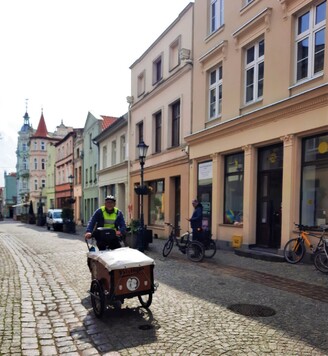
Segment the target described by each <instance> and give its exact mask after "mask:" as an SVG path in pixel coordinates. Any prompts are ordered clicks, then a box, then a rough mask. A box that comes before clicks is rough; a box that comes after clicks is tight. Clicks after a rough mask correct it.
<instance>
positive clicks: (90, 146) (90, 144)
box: [89, 133, 92, 150]
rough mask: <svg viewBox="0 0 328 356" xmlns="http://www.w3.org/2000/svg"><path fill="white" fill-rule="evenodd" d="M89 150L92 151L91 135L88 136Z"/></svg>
mask: <svg viewBox="0 0 328 356" xmlns="http://www.w3.org/2000/svg"><path fill="white" fill-rule="evenodd" d="M89 148H90V150H91V149H92V134H91V133H90V134H89Z"/></svg>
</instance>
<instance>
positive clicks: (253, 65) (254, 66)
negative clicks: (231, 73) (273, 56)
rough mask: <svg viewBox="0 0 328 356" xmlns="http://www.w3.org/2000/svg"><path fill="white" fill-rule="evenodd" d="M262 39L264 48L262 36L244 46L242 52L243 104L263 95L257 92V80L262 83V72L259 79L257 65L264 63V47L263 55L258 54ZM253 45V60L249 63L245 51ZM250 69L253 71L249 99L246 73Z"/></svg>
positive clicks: (256, 99) (254, 100) (258, 98)
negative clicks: (249, 97) (251, 91)
mask: <svg viewBox="0 0 328 356" xmlns="http://www.w3.org/2000/svg"><path fill="white" fill-rule="evenodd" d="M262 41H263V43H264V48H265V40H264V38H260V39H258V40H257V41H256V42H253V43H252V44H251V45H249V46H247V47H246V48H245V53H244V60H245V75H244V78H245V85H244V88H245V90H244V91H245V94H244V95H245V96H244V98H245V99H244V101H245V104H250V103H253V102H256V101H258V100H260V99H261V98H262V97H263V95H259V92H258V87H259V82H260V81H263V83H264V73H263V79H261V80H260V79H259V65H260V64H261V63H264V56H265V49H264V52H263V55H260V54H259V48H260V46H259V44H260V42H262ZM253 47H254V60H253V61H252V62H250V63H247V51H248V50H249V49H251V48H253ZM252 69H253V70H254V72H253V98H252V99H251V100H247V89H248V85H247V73H248V71H250V70H252ZM263 85H264V84H263ZM263 85H262V87H263Z"/></svg>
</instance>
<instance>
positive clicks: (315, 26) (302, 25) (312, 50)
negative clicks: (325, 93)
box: [295, 1, 326, 81]
mask: <svg viewBox="0 0 328 356" xmlns="http://www.w3.org/2000/svg"><path fill="white" fill-rule="evenodd" d="M325 32H326V1H323V2H321V3H320V4H319V5H316V6H313V7H311V8H310V9H309V10H308V11H306V12H305V13H303V14H301V15H300V16H298V17H297V21H296V40H295V42H296V81H300V80H304V79H308V78H311V77H313V76H314V75H316V74H317V73H320V72H322V71H323V66H324V58H325V36H326V34H325Z"/></svg>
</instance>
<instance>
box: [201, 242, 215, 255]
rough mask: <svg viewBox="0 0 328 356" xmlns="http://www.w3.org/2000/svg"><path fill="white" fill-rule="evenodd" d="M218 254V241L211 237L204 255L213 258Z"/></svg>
mask: <svg viewBox="0 0 328 356" xmlns="http://www.w3.org/2000/svg"><path fill="white" fill-rule="evenodd" d="M215 254H216V243H215V242H214V241H213V240H212V239H211V240H209V241H208V242H207V243H206V244H205V247H204V257H206V258H212V257H213V256H214V255H215Z"/></svg>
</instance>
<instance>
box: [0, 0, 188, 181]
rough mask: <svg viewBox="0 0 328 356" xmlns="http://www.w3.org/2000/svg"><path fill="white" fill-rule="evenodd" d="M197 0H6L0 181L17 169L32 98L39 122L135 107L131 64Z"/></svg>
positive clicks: (0, 62)
mask: <svg viewBox="0 0 328 356" xmlns="http://www.w3.org/2000/svg"><path fill="white" fill-rule="evenodd" d="M189 2H193V1H190V0H3V1H0V122H1V123H0V135H1V137H2V139H1V140H0V186H3V185H4V178H3V176H4V171H7V173H10V172H15V171H16V154H15V151H16V148H17V138H18V131H19V130H20V129H21V127H22V125H23V123H24V119H23V116H24V114H25V111H26V109H25V106H26V99H28V114H29V117H30V123H31V124H32V126H33V128H35V129H36V128H37V125H38V122H39V119H40V116H41V109H43V114H44V118H45V121H46V124H47V129H48V131H51V132H53V131H54V130H55V129H56V126H58V125H60V123H61V120H63V123H64V124H65V125H66V126H73V127H75V128H80V127H84V124H85V120H86V117H87V114H88V111H92V112H93V113H95V114H97V115H108V116H121V115H123V114H125V113H126V112H127V110H128V104H127V103H126V97H127V96H128V95H130V94H131V93H130V69H129V67H130V66H131V64H133V63H134V61H135V60H136V59H138V58H139V57H140V56H141V55H142V53H143V52H145V51H146V50H147V49H148V47H150V45H151V44H152V43H153V42H154V41H155V40H156V39H157V38H158V37H159V36H160V34H161V33H163V32H164V30H165V29H166V28H167V27H168V26H169V25H170V24H171V23H172V22H173V21H174V20H175V19H176V18H177V17H178V15H179V13H180V12H181V11H182V10H183V9H184V8H185V6H187V5H188V3H189Z"/></svg>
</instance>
